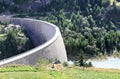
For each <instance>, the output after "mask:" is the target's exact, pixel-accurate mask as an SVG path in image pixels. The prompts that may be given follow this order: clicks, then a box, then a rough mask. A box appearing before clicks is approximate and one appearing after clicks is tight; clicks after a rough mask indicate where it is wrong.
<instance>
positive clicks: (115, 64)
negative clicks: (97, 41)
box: [88, 57, 120, 69]
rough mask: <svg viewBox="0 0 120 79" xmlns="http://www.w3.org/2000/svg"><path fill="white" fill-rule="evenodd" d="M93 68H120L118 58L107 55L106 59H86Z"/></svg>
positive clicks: (119, 59)
mask: <svg viewBox="0 0 120 79" xmlns="http://www.w3.org/2000/svg"><path fill="white" fill-rule="evenodd" d="M88 61H90V62H92V65H93V67H95V68H112V69H120V58H114V57H108V58H107V59H106V60H88Z"/></svg>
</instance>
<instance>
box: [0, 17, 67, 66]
mask: <svg viewBox="0 0 120 79" xmlns="http://www.w3.org/2000/svg"><path fill="white" fill-rule="evenodd" d="M0 21H1V22H4V23H9V22H10V23H13V24H19V25H21V26H22V27H23V28H24V29H25V30H26V32H27V33H28V34H29V36H30V38H31V39H32V41H33V44H34V45H35V48H33V49H31V50H29V51H27V52H24V53H21V54H19V55H16V56H13V57H10V58H7V59H4V60H2V61H0V66H2V65H7V64H25V65H36V64H37V62H38V60H39V59H40V58H47V59H54V58H57V59H58V60H60V61H61V62H62V63H63V62H66V61H67V55H66V50H65V46H64V43H63V39H62V36H61V33H60V30H59V29H58V27H57V26H55V25H54V24H51V23H48V22H45V21H40V20H34V19H28V18H10V17H6V16H0Z"/></svg>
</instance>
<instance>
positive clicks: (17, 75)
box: [0, 66, 120, 79]
mask: <svg viewBox="0 0 120 79" xmlns="http://www.w3.org/2000/svg"><path fill="white" fill-rule="evenodd" d="M0 79H120V70H112V69H95V68H87V69H85V70H82V69H81V68H79V67H74V68H63V69H61V70H48V69H44V68H43V69H42V68H34V67H30V66H21V67H7V68H0Z"/></svg>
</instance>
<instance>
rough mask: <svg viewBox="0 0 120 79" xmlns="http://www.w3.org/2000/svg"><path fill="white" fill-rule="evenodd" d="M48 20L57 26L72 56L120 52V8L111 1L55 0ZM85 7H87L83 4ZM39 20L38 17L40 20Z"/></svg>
mask: <svg viewBox="0 0 120 79" xmlns="http://www.w3.org/2000/svg"><path fill="white" fill-rule="evenodd" d="M52 1H53V2H51V4H50V5H48V6H47V8H45V9H44V11H47V12H48V13H49V15H48V16H45V18H43V17H40V19H44V20H47V21H49V22H51V23H54V24H55V25H57V26H58V27H59V28H60V30H61V32H62V36H63V38H64V42H65V46H66V49H67V53H68V56H69V57H71V56H72V57H73V56H74V57H77V56H79V55H80V54H81V52H83V53H84V54H86V55H88V56H100V55H112V54H114V53H119V51H120V31H119V30H120V18H119V16H120V6H119V5H116V4H117V3H119V2H113V4H112V5H110V4H111V3H110V2H111V1H109V0H69V1H67V0H52ZM83 4H84V5H83ZM37 18H38V17H37Z"/></svg>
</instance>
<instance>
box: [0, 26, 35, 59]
mask: <svg viewBox="0 0 120 79" xmlns="http://www.w3.org/2000/svg"><path fill="white" fill-rule="evenodd" d="M31 48H33V45H32V42H31V40H30V39H29V36H28V35H27V34H26V32H25V30H24V29H23V28H22V27H21V26H20V25H14V24H7V25H6V24H0V59H5V58H8V57H11V56H14V55H17V54H20V53H22V52H25V51H27V50H30V49H31Z"/></svg>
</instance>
